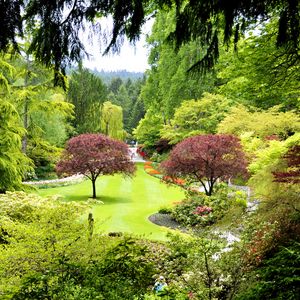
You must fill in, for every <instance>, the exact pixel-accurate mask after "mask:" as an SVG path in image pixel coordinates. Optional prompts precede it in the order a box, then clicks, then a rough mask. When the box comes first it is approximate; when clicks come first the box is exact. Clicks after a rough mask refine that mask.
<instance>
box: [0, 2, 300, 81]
mask: <svg viewBox="0 0 300 300" xmlns="http://www.w3.org/2000/svg"><path fill="white" fill-rule="evenodd" d="M174 7H175V9H176V27H175V29H174V32H173V33H171V35H170V36H169V40H170V41H173V42H175V45H176V46H177V47H179V46H180V45H182V44H184V43H186V42H189V41H191V40H196V41H198V43H199V48H201V49H202V51H201V54H200V56H199V61H198V62H196V63H195V64H194V65H193V67H192V69H200V70H201V69H202V70H204V69H207V68H210V67H212V66H213V65H214V63H215V61H216V59H217V58H218V53H219V40H218V39H219V34H220V33H223V36H224V42H225V43H226V44H229V43H230V41H233V42H234V43H236V42H237V40H238V38H239V34H240V33H241V32H243V31H244V30H245V28H247V26H249V25H250V24H253V23H255V22H257V21H261V20H267V19H268V18H269V17H271V16H277V17H278V19H279V22H278V32H277V45H278V46H284V47H286V51H287V52H291V53H296V54H297V56H298V52H299V36H300V33H299V32H300V29H299V28H300V12H299V11H300V9H299V1H298V0H256V1H253V0H234V1H225V0H221V1H220V0H218V1H217V0H213V1H207V0H190V1H184V0H177V1H172V0H142V1H140V0H115V1H110V0H90V1H87V0H59V1H57V0H28V1H23V0H11V1H5V0H2V1H0V30H1V33H0V48H1V50H3V49H7V47H8V45H9V44H14V45H15V46H16V37H17V35H22V33H23V26H27V28H29V29H30V32H31V33H32V36H33V39H32V42H31V46H30V51H31V52H32V53H34V54H35V56H36V58H37V59H39V60H40V61H42V62H43V63H45V64H46V65H48V66H53V67H54V70H55V72H56V73H55V75H56V76H55V79H56V84H59V83H60V81H61V78H62V76H61V74H60V71H62V73H64V70H65V68H66V66H67V65H68V64H69V63H70V62H72V61H78V60H80V59H81V58H82V57H83V56H84V55H86V54H87V53H86V52H85V49H84V45H83V43H82V41H81V40H80V31H81V30H83V29H85V27H87V26H88V25H90V26H91V27H93V29H94V30H95V31H96V32H97V33H98V34H103V32H101V28H99V25H95V24H96V23H93V21H94V20H95V18H99V17H105V16H108V15H112V17H113V30H112V33H111V36H110V37H109V41H108V43H107V45H106V50H105V53H107V52H108V51H110V50H112V51H118V49H119V47H120V45H121V44H122V41H123V38H124V36H125V35H126V36H127V37H128V38H129V40H130V41H131V42H135V41H136V40H137V39H138V38H139V35H140V33H141V26H142V25H143V24H144V23H145V21H146V19H147V18H148V17H150V16H152V15H153V14H155V12H156V11H157V10H159V9H166V10H169V9H171V8H172V9H173V8H174ZM102 37H103V39H104V38H105V35H104V36H102ZM106 37H107V36H106ZM232 38H233V39H232Z"/></svg>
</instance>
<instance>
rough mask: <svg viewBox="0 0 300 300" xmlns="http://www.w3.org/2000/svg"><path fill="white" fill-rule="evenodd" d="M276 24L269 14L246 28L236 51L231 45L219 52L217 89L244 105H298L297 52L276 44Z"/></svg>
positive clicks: (276, 19) (289, 108)
mask: <svg viewBox="0 0 300 300" xmlns="http://www.w3.org/2000/svg"><path fill="white" fill-rule="evenodd" d="M277 26H278V18H277V17H272V18H269V19H268V22H264V23H261V24H259V26H255V27H253V29H250V31H248V32H247V37H246V38H243V39H242V40H241V41H240V43H239V44H238V47H239V51H238V55H237V53H234V49H231V50H229V51H227V52H220V53H221V54H220V61H219V64H217V66H216V68H217V69H218V71H217V76H218V78H219V80H220V85H219V87H218V92H219V93H221V94H223V95H225V96H226V97H228V98H230V99H234V100H236V101H238V102H239V103H243V104H244V105H247V106H248V105H251V106H256V107H260V108H264V109H267V108H270V107H272V106H275V105H282V107H283V108H284V110H291V109H297V108H299V80H298V75H297V74H298V73H299V61H298V62H297V58H296V57H297V54H296V52H295V53H291V52H289V51H288V52H286V51H285V50H286V49H284V48H278V47H276V46H275V43H276V27H277ZM258 28H259V29H258ZM258 32H259V34H257V33H258Z"/></svg>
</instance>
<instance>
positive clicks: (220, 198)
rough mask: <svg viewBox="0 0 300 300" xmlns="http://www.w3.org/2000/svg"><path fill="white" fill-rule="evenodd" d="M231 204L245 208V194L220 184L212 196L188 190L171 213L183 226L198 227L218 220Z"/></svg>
mask: <svg viewBox="0 0 300 300" xmlns="http://www.w3.org/2000/svg"><path fill="white" fill-rule="evenodd" d="M232 206H242V207H243V208H244V209H245V208H246V207H247V204H246V195H245V194H244V193H242V192H239V191H234V190H231V189H230V188H228V187H227V186H226V185H225V184H220V185H217V186H216V191H215V194H213V195H212V196H206V195H204V194H202V193H199V192H193V191H190V192H188V194H187V199H185V200H184V201H182V202H180V203H179V204H177V205H176V206H175V207H174V208H173V209H172V211H171V215H172V217H173V218H174V219H175V220H176V221H177V222H179V223H180V224H182V225H183V226H188V227H190V226H191V227H194V228H199V227H204V226H208V225H212V224H213V223H215V222H216V221H217V220H220V219H221V218H222V217H223V216H224V215H225V214H226V212H228V210H229V209H230V207H232Z"/></svg>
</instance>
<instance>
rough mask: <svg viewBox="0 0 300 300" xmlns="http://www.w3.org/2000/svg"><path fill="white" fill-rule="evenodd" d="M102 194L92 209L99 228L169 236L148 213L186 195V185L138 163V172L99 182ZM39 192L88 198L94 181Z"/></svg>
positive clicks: (107, 177) (96, 226)
mask: <svg viewBox="0 0 300 300" xmlns="http://www.w3.org/2000/svg"><path fill="white" fill-rule="evenodd" d="M96 185H97V189H98V198H97V200H95V201H92V203H93V204H94V206H93V207H92V209H91V212H92V213H93V215H94V219H95V230H96V231H98V232H100V231H104V232H127V233H135V234H138V235H143V234H144V235H147V236H148V237H150V238H153V239H165V234H166V232H167V229H166V228H163V227H159V226H157V225H154V224H153V223H151V222H150V221H148V217H149V216H150V215H151V214H153V213H155V212H157V211H158V210H159V208H160V207H162V206H172V205H173V202H178V201H181V200H182V199H183V198H184V192H183V190H182V189H180V188H179V187H176V186H167V185H165V184H164V183H162V182H160V180H159V179H156V178H154V177H152V176H149V175H148V174H146V173H145V172H144V170H143V164H137V173H136V176H134V177H132V178H128V179H125V178H123V176H122V175H115V176H103V177H101V179H100V180H98V181H97V183H96ZM38 193H39V195H42V196H48V195H59V196H60V197H61V199H62V200H65V201H75V202H76V201H79V202H81V201H83V202H85V201H87V200H88V198H89V197H90V196H91V194H90V183H89V181H84V182H81V183H79V184H76V185H72V186H65V187H58V188H52V189H42V190H39V191H38Z"/></svg>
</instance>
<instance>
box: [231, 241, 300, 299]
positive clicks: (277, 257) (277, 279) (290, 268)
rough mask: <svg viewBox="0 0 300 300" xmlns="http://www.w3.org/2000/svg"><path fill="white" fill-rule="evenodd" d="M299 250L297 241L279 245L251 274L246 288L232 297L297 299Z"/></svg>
mask: <svg viewBox="0 0 300 300" xmlns="http://www.w3.org/2000/svg"><path fill="white" fill-rule="evenodd" d="M299 251H300V243H299V242H292V243H290V244H289V245H287V246H285V247H280V249H279V250H278V251H277V252H276V253H274V255H272V256H271V257H270V258H268V259H266V260H265V261H264V262H263V264H262V266H261V267H260V268H259V269H258V270H256V271H255V272H254V274H252V281H250V282H249V281H248V282H247V285H248V286H247V289H246V290H244V291H241V292H240V293H238V295H237V297H235V298H234V299H243V300H244V299H245V300H250V299H253V300H254V299H297V297H298V296H299V293H300V288H299V286H300V285H299V283H300V280H299V276H300V272H299V264H300V256H299ZM255 277H256V279H254V278H255Z"/></svg>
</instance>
